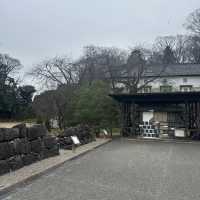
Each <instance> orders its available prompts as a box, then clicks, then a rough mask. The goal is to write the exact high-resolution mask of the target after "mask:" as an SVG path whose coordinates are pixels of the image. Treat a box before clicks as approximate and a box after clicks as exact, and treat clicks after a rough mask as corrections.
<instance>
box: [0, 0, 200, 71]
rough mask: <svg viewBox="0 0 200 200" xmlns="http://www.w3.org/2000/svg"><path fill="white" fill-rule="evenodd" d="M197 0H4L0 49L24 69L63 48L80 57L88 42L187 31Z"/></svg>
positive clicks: (114, 42)
mask: <svg viewBox="0 0 200 200" xmlns="http://www.w3.org/2000/svg"><path fill="white" fill-rule="evenodd" d="M198 7H200V1H199V0H174V1H172V0H171V1H169V0H148V1H147V0H140V1H138V0H57V1H56V0H14V1H13V0H0V27H1V28H0V52H2V53H9V54H10V55H12V56H15V57H17V58H19V59H20V60H21V62H22V63H23V64H24V66H25V67H24V70H28V69H29V68H30V67H31V66H32V64H33V63H36V62H38V61H40V59H43V58H46V57H51V56H54V55H60V54H62V55H63V54H72V55H73V56H74V57H78V56H79V55H80V53H81V50H82V47H83V46H84V45H87V44H96V45H104V46H118V47H121V48H127V47H130V46H133V45H135V44H140V43H144V42H145V43H151V42H153V40H154V39H155V38H156V36H160V35H170V34H177V33H183V32H184V28H183V27H182V24H183V23H184V21H185V18H186V16H187V15H188V14H189V13H190V12H192V11H193V10H194V9H196V8H198Z"/></svg>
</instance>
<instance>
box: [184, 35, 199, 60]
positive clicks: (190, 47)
mask: <svg viewBox="0 0 200 200" xmlns="http://www.w3.org/2000/svg"><path fill="white" fill-rule="evenodd" d="M186 48H187V60H188V62H190V63H196V64H199V63H200V37H198V36H189V37H188V40H187V47H186Z"/></svg>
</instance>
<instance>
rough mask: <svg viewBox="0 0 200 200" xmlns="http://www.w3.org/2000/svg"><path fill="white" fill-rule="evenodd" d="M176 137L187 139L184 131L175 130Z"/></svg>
mask: <svg viewBox="0 0 200 200" xmlns="http://www.w3.org/2000/svg"><path fill="white" fill-rule="evenodd" d="M175 137H185V130H184V129H175Z"/></svg>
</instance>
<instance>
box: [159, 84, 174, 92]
mask: <svg viewBox="0 0 200 200" xmlns="http://www.w3.org/2000/svg"><path fill="white" fill-rule="evenodd" d="M160 92H172V86H170V85H163V86H160Z"/></svg>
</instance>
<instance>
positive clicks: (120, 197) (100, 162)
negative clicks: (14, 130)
mask: <svg viewBox="0 0 200 200" xmlns="http://www.w3.org/2000/svg"><path fill="white" fill-rule="evenodd" d="M199 152H200V144H176V143H163V142H158V141H157V142H135V141H128V140H125V139H121V140H120V139H119V140H115V141H113V142H111V143H109V144H107V145H105V146H103V147H100V148H98V149H95V150H94V151H92V152H90V153H88V154H86V155H84V156H82V157H80V158H78V159H76V160H72V161H70V162H67V163H66V164H64V165H63V166H61V167H59V168H57V169H56V170H54V171H53V172H52V173H49V174H48V175H44V176H42V177H41V178H39V179H37V180H35V181H33V182H32V183H31V184H29V185H26V186H25V187H23V188H18V189H17V190H15V191H14V192H12V193H10V194H8V195H7V196H4V197H0V199H3V200H40V199H42V200H47V199H48V200H132V199H133V200H135V199H136V200H199V199H200V153H199Z"/></svg>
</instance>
